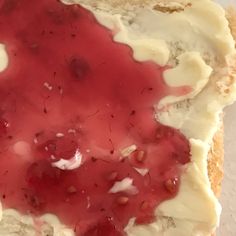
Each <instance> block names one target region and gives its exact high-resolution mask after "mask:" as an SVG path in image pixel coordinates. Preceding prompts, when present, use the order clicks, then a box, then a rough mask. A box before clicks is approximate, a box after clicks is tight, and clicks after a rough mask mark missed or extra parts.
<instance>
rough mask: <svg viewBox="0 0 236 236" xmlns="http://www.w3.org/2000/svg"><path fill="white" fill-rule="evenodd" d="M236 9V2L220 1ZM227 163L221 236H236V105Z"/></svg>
mask: <svg viewBox="0 0 236 236" xmlns="http://www.w3.org/2000/svg"><path fill="white" fill-rule="evenodd" d="M218 2H220V3H221V4H223V5H224V6H226V7H227V6H229V5H233V6H235V7H236V0H225V1H224V0H218ZM225 112H226V115H225V118H224V123H225V163H224V173H225V175H224V181H223V189H222V195H221V203H222V207H223V212H222V217H221V224H220V228H219V230H218V234H217V235H219V236H236V104H234V105H233V106H231V107H229V108H227V109H226V110H225Z"/></svg>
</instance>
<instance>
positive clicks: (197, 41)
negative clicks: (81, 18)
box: [0, 0, 236, 236]
mask: <svg viewBox="0 0 236 236" xmlns="http://www.w3.org/2000/svg"><path fill="white" fill-rule="evenodd" d="M63 2H65V3H67V4H74V3H79V4H82V5H83V6H84V7H86V8H87V9H89V10H90V11H91V12H92V13H93V14H94V15H95V16H96V18H97V20H98V21H99V22H100V23H101V24H102V25H104V26H105V27H107V28H108V29H109V30H111V31H112V33H113V35H114V40H115V41H117V42H118V43H124V44H127V45H129V46H130V47H131V48H132V49H133V53H134V55H133V56H134V58H135V59H136V60H137V61H147V60H151V61H154V62H155V63H157V64H159V65H161V66H167V67H170V68H169V69H167V73H166V74H165V82H166V83H167V84H168V85H169V86H170V87H181V86H185V85H188V86H190V87H191V88H192V90H191V91H190V92H188V93H186V94H184V95H179V96H177V95H175V96H171V95H169V96H166V97H165V98H163V99H162V100H161V101H160V102H159V104H156V106H155V109H156V119H157V121H159V122H160V123H162V124H165V125H168V126H171V127H174V128H176V129H179V130H180V131H181V132H182V133H183V134H184V135H185V136H186V137H187V139H188V140H189V142H190V146H191V162H190V163H188V164H187V165H186V166H185V170H184V171H183V176H182V179H181V180H182V182H181V186H180V190H179V193H178V195H177V196H176V197H175V198H173V199H170V200H168V201H165V202H163V203H161V204H160V205H159V206H158V207H157V209H156V211H155V214H156V217H157V220H156V222H154V223H151V224H146V225H137V224H135V221H134V219H130V222H129V224H128V226H127V227H126V229H125V231H126V233H127V234H128V235H129V236H144V235H145V236H152V235H158V236H159V235H160V236H162V235H168V236H190V235H191V236H195V235H199V234H200V233H201V235H204V236H209V235H210V234H212V233H213V232H214V231H215V228H216V227H217V225H218V221H219V215H220V205H219V202H218V200H217V197H218V196H219V194H220V190H221V182H222V178H223V170H222V165H223V156H224V147H223V135H224V132H223V128H222V127H223V125H222V118H221V116H222V109H223V107H225V106H226V105H229V104H231V103H232V102H233V101H234V100H235V99H236V88H235V86H236V85H235V81H234V80H235V64H234V61H235V60H236V50H235V42H234V40H233V37H232V35H233V36H234V37H236V30H235V26H234V25H235V13H234V12H233V11H232V10H230V11H229V12H228V21H229V23H230V28H231V32H230V29H229V27H228V21H227V20H226V17H225V12H224V11H223V9H222V8H221V7H220V6H218V5H216V4H215V3H213V2H211V1H208V0H175V1H169V0H166V1H165V0H153V1H149V0H132V1H127V0H109V1H107V0H101V1H96V0H71V1H68V0H64V1H63ZM186 22H187V23H186ZM175 23H176V25H175ZM208 31H209V32H208ZM212 35H213V36H212ZM39 219H40V224H41V226H40V233H41V234H42V235H50V236H51V235H52V236H53V235H57V236H58V235H60V236H67V235H69V236H70V235H74V232H73V230H71V229H69V228H67V227H66V226H64V225H63V224H61V223H60V222H59V220H58V219H57V218H56V216H53V215H45V216H42V217H39ZM37 220H38V219H37ZM37 220H36V221H37ZM37 230H38V229H37ZM34 232H35V222H34V220H32V218H31V217H29V216H22V215H21V214H19V213H17V212H16V211H15V210H9V209H4V210H3V219H2V221H1V222H0V234H1V235H22V236H23V235H25V236H28V235H32V234H33V233H34ZM104 236H105V235H104Z"/></svg>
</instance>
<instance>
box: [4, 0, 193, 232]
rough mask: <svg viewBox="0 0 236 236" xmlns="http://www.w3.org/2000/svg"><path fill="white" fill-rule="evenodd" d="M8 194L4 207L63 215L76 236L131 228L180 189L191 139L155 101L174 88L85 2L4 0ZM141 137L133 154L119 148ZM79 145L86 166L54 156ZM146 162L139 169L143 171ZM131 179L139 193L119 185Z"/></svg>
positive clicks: (64, 154)
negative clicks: (163, 118) (159, 118)
mask: <svg viewBox="0 0 236 236" xmlns="http://www.w3.org/2000/svg"><path fill="white" fill-rule="evenodd" d="M0 29H1V30H0V42H1V43H3V44H5V46H6V50H7V52H8V55H9V65H8V68H7V69H6V70H5V71H4V72H1V73H0V175H1V178H0V194H1V201H2V202H3V205H4V207H6V208H15V209H17V210H19V211H20V212H22V213H24V214H31V215H33V216H38V215H42V214H44V213H53V214H56V215H57V216H58V217H59V218H60V220H61V221H62V222H63V223H64V224H66V225H68V226H70V227H73V228H74V230H75V232H76V234H77V235H84V236H88V235H89V236H93V235H96V236H105V235H106V236H109V235H112V236H114V235H124V227H125V226H126V225H127V223H128V222H129V220H130V219H131V218H133V217H136V223H137V224H142V223H148V222H151V221H153V220H154V209H155V208H156V207H157V206H158V204H160V203H161V202H163V201H164V200H167V199H170V198H173V197H175V195H176V194H177V192H178V189H179V184H180V183H179V177H180V175H181V170H182V167H183V165H184V164H186V163H187V162H189V143H188V141H187V140H186V139H185V138H184V136H183V135H182V134H181V133H180V132H179V131H178V130H175V129H172V128H169V127H165V126H163V125H161V124H159V123H158V122H156V121H155V118H154V109H153V105H154V104H156V103H158V101H160V99H161V98H163V97H164V96H166V95H167V94H169V93H170V92H171V89H170V88H168V87H167V85H166V84H165V83H164V81H163V71H164V70H165V68H162V67H160V66H158V65H156V64H154V63H152V62H150V61H149V62H144V63H139V62H137V61H135V60H134V59H133V57H132V51H131V49H130V48H129V47H128V46H126V45H123V44H118V43H115V42H113V40H112V32H110V31H109V30H107V29H106V28H104V27H103V26H101V25H100V24H99V23H98V22H97V21H96V20H95V18H94V16H93V15H92V14H91V13H89V12H88V11H87V10H85V9H83V8H82V7H80V6H78V5H72V6H66V5H64V4H62V3H60V2H59V1H56V0H40V1H38V0H31V1H28V0H1V1H0ZM130 145H136V147H137V150H136V151H134V152H133V153H131V154H130V155H129V156H127V157H122V156H121V150H123V149H124V148H127V147H129V146H130ZM76 152H79V153H81V154H82V164H81V166H80V167H79V168H77V169H73V170H61V169H59V168H57V167H55V166H53V163H55V162H57V161H58V160H60V159H67V160H70V159H71V158H73V157H74V156H75V154H76ZM135 168H138V169H146V173H144V174H140V173H139V172H138V171H137V169H135ZM125 178H130V179H132V180H133V183H132V186H133V187H135V189H136V190H137V191H136V192H135V193H134V192H133V193H131V192H128V191H123V192H117V193H111V192H109V190H110V189H111V188H112V186H113V185H114V184H115V183H116V182H117V181H122V180H124V179H125Z"/></svg>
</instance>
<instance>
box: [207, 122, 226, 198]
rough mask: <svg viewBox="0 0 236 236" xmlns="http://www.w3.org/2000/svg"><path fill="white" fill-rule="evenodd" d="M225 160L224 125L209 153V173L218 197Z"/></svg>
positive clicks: (217, 133) (219, 130) (214, 139)
mask: <svg viewBox="0 0 236 236" xmlns="http://www.w3.org/2000/svg"><path fill="white" fill-rule="evenodd" d="M223 162H224V129H223V125H222V126H221V127H220V128H219V129H218V131H217V132H216V134H215V136H214V138H213V143H212V146H211V149H210V152H209V154H208V175H209V179H210V182H211V188H212V190H213V192H214V193H215V195H216V196H217V197H219V196H220V193H221V184H222V179H223Z"/></svg>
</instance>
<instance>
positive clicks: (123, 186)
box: [109, 177, 138, 195]
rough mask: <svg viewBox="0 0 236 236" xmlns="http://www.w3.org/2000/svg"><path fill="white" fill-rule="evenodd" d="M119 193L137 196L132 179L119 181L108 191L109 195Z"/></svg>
mask: <svg viewBox="0 0 236 236" xmlns="http://www.w3.org/2000/svg"><path fill="white" fill-rule="evenodd" d="M119 192H125V193H127V194H130V195H136V194H138V189H137V187H136V186H134V185H133V179H131V178H128V177H127V178H124V179H123V180H121V181H117V182H115V183H114V185H113V186H112V188H111V189H110V190H109V193H119Z"/></svg>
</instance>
